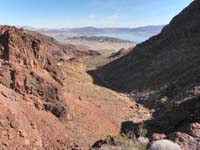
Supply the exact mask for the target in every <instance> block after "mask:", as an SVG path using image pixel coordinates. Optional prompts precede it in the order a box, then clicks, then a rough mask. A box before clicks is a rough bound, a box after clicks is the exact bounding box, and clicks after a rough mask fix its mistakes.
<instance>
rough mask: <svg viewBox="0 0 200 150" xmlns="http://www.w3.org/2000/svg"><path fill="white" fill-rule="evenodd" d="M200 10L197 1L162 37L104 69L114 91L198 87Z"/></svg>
mask: <svg viewBox="0 0 200 150" xmlns="http://www.w3.org/2000/svg"><path fill="white" fill-rule="evenodd" d="M199 8H200V2H199V1H198V0H196V1H194V2H193V3H192V4H191V5H190V6H189V7H188V8H186V9H184V10H183V12H182V13H181V14H179V15H178V16H176V17H175V18H174V19H173V20H172V21H171V23H170V24H169V25H168V26H166V27H165V28H164V29H163V31H162V32H161V33H160V34H159V35H157V36H155V37H152V38H151V39H150V40H148V41H146V42H144V43H142V44H139V45H137V47H136V48H134V49H133V50H132V52H131V53H130V54H128V55H127V56H125V57H123V58H121V59H119V60H117V61H115V62H112V63H110V64H108V65H107V66H103V67H102V68H101V69H100V70H99V72H100V73H102V74H103V75H104V78H105V79H106V80H107V81H109V82H110V83H111V85H112V86H113V87H114V88H116V89H118V90H121V91H126V92H127V91H128V92H131V91H133V90H145V89H157V88H159V87H163V86H169V84H172V83H173V84H174V85H180V86H181V85H182V87H183V86H184V85H185V86H194V84H198V82H199V78H198V72H199V71H198V70H199V65H198V64H199V61H200V59H199V57H198V55H199V47H200V45H199V41H200V38H199V35H200V28H199V25H200V21H199V20H200V14H199ZM185 20H187V22H186V21H185ZM185 86H184V87H185ZM174 90H175V91H176V90H178V88H175V89H174ZM175 91H174V92H175ZM181 91H183V89H181ZM177 92H178V91H176V92H175V93H177ZM170 95H171V94H170ZM171 96H176V94H175V95H171Z"/></svg>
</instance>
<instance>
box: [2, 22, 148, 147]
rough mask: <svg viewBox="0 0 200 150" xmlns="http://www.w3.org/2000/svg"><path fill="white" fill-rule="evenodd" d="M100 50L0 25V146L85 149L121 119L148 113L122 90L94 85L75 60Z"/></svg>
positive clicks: (116, 126) (111, 132) (116, 128)
mask: <svg viewBox="0 0 200 150" xmlns="http://www.w3.org/2000/svg"><path fill="white" fill-rule="evenodd" d="M99 55H101V54H100V53H98V52H95V51H92V50H88V51H79V50H78V49H77V48H76V47H75V46H74V45H62V44H60V43H58V42H57V41H55V40H54V39H52V38H49V37H46V36H44V35H41V34H38V33H35V32H31V31H28V30H24V29H17V28H15V27H10V26H1V27H0V109H1V111H0V118H1V120H0V132H1V135H0V149H3V150H10V149H12V150H17V149H20V150H29V149H30V150H32V149H39V150H42V149H44V150H47V149H48V150H55V149H57V150H65V149H66V150H71V149H73V150H79V149H82V150H86V149H89V147H90V146H91V145H92V144H93V143H94V142H95V141H96V140H98V139H100V138H104V137H106V135H116V134H118V132H119V130H120V127H121V123H122V122H124V121H126V120H134V121H136V122H140V121H142V120H146V119H147V118H149V117H150V114H149V112H148V110H146V109H145V108H144V107H142V106H141V105H138V104H136V103H135V102H131V101H130V99H129V98H128V97H127V96H126V95H122V94H119V93H117V92H114V91H111V90H109V89H106V88H103V87H99V86H96V85H94V84H93V80H92V78H91V77H90V76H89V75H88V74H87V72H86V71H87V70H86V69H85V65H83V64H80V63H79V61H78V60H79V58H81V57H83V56H90V57H92V56H99ZM127 108H128V109H127ZM119 110H120V112H119ZM142 114H143V115H142ZM77 144H78V145H79V146H78V145H77Z"/></svg>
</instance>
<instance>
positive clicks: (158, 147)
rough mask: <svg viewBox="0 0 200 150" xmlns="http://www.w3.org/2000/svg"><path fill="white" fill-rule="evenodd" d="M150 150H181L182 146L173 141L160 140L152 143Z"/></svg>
mask: <svg viewBox="0 0 200 150" xmlns="http://www.w3.org/2000/svg"><path fill="white" fill-rule="evenodd" d="M149 150H181V148H180V146H179V145H178V144H176V143H174V142H172V141H169V140H158V141H156V142H154V143H153V144H152V146H151V147H150V149H149Z"/></svg>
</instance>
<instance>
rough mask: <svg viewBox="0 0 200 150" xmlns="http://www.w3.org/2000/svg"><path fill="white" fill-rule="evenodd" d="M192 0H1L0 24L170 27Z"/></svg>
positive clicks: (51, 26)
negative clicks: (164, 25) (160, 25)
mask: <svg viewBox="0 0 200 150" xmlns="http://www.w3.org/2000/svg"><path fill="white" fill-rule="evenodd" d="M191 2H192V0H2V1H1V5H0V24H8V25H28V26H32V27H47V28H61V27H83V26H95V27H137V26H145V25H159V24H167V23H168V22H169V21H170V20H171V19H172V17H173V16H174V15H176V14H177V13H179V12H180V11H181V10H182V9H183V8H184V7H186V6H187V5H188V4H189V3H191Z"/></svg>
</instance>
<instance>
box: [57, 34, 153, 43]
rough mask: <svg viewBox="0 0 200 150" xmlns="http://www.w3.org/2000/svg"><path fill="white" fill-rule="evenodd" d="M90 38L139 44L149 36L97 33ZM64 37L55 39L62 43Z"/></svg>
mask: <svg viewBox="0 0 200 150" xmlns="http://www.w3.org/2000/svg"><path fill="white" fill-rule="evenodd" d="M91 36H108V37H114V38H119V39H123V40H129V41H132V42H136V43H141V42H144V41H146V40H148V39H149V38H150V37H151V36H150V35H144V34H139V33H129V32H128V33H99V34H95V35H91ZM66 38H67V37H66V36H56V37H55V39H56V40H59V41H63V40H64V39H66Z"/></svg>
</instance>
